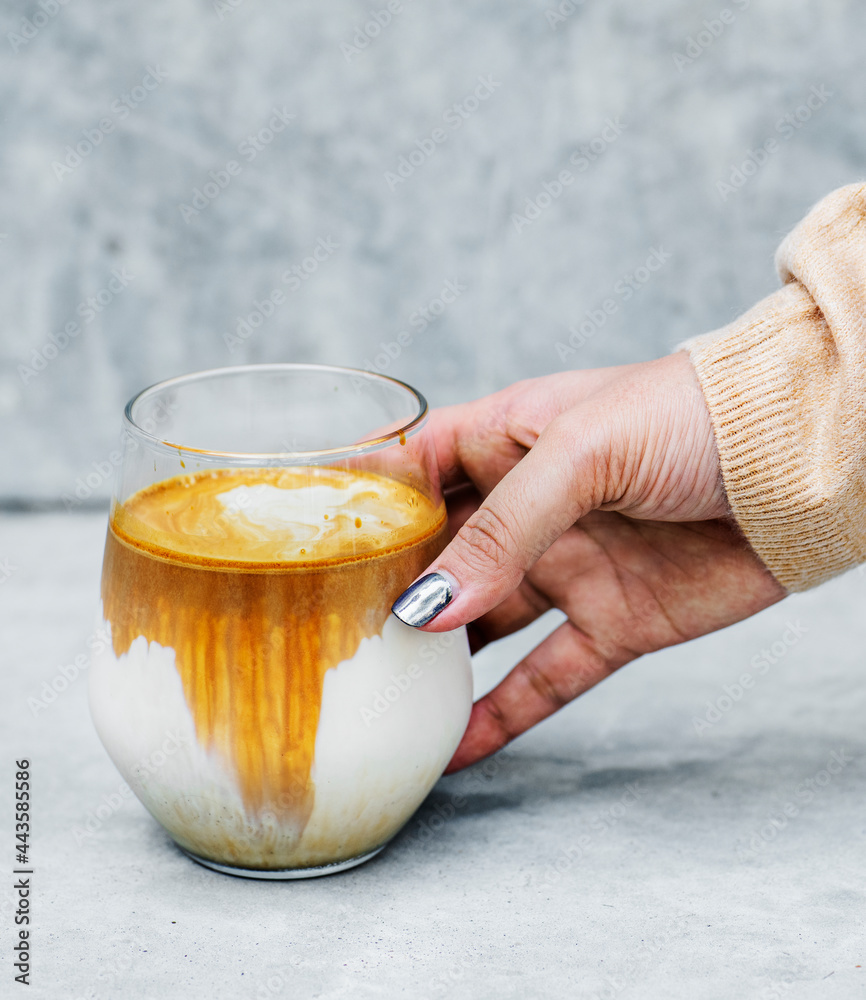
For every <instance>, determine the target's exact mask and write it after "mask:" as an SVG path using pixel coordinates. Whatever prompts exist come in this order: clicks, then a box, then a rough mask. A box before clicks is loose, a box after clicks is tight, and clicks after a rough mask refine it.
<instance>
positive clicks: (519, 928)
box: [0, 513, 866, 1000]
mask: <svg viewBox="0 0 866 1000" xmlns="http://www.w3.org/2000/svg"><path fill="white" fill-rule="evenodd" d="M104 531H105V516H104V515H103V514H95V513H89V514H81V515H71V516H70V515H64V514H38V515H37V514H26V515H25V514H22V515H7V516H4V517H3V519H2V522H0V566H2V571H0V576H2V578H3V580H2V584H0V609H2V615H3V633H2V635H3V642H2V657H3V678H4V698H3V709H2V711H3V723H2V751H3V752H2V767H0V782H2V785H0V789H2V790H0V800H2V803H3V808H2V810H0V824H2V825H0V831H2V833H3V834H4V836H2V838H0V844H2V845H3V848H2V851H0V868H2V870H3V871H4V877H3V880H2V881H3V888H2V912H3V920H2V935H3V950H4V955H5V956H6V957H5V960H4V962H3V966H2V971H0V975H2V981H0V996H2V997H12V996H16V995H22V996H24V995H26V996H30V997H37V998H42V997H49V998H64V1000H65V998H87V1000H97V998H99V1000H102V998H110V997H146V998H151V997H153V998H157V997H159V998H171V1000H173V998H194V1000H197V998H222V997H229V998H246V997H249V998H251V1000H253V998H271V997H273V998H290V997H291V998H298V997H300V998H307V997H321V998H327V1000H336V998H342V997H358V998H366V997H403V996H406V997H419V998H426V997H449V998H452V1000H464V998H472V1000H485V998H488V997H489V998H497V1000H502V998H510V997H516V998H536V997H575V998H583V997H586V998H590V997H600V998H601V997H604V998H614V997H616V998H619V997H622V998H624V1000H625V998H629V997H635V998H638V997H640V998H648V997H649V998H653V997H665V998H671V1000H675V998H695V997H699V998H710V1000H713V998H729V997H736V998H748V997H756V998H775V997H785V998H790V1000H796V998H809V1000H814V998H820V997H834V998H842V997H845V998H847V997H862V996H864V995H866V970H864V968H863V966H866V937H864V912H866V907H864V898H866V896H864V888H866V887H864V861H866V818H864V809H866V807H864V802H866V767H864V761H866V756H864V754H866V740H864V725H863V721H864V717H866V711H864V710H866V684H864V662H863V661H864V657H863V654H862V637H863V630H864V617H866V614H864V613H866V575H864V574H862V573H859V572H856V571H855V572H853V573H850V574H848V575H847V576H845V577H844V578H842V579H840V580H837V581H834V582H832V583H830V584H828V585H827V586H825V587H823V588H821V589H819V590H816V591H814V592H811V593H809V594H806V595H800V596H796V597H793V598H789V599H788V600H787V601H784V602H782V604H780V605H778V606H776V607H775V608H771V609H769V610H767V611H766V612H764V613H763V614H761V615H759V616H757V617H756V618H754V619H752V620H750V621H748V622H744V623H741V624H740V625H738V626H735V627H734V628H730V629H727V630H726V631H724V632H721V633H719V634H717V635H714V636H710V637H706V638H704V639H701V640H698V641H696V642H692V643H689V644H687V645H685V646H682V647H679V648H676V649H672V650H667V651H664V652H662V653H659V654H655V655H654V656H651V657H647V658H646V659H644V660H643V661H641V662H638V663H636V664H633V665H631V666H629V667H627V668H625V669H624V670H622V671H620V672H619V673H618V674H617V675H615V676H614V677H612V678H611V679H609V680H608V681H606V682H605V683H604V684H602V685H601V686H599V687H598V688H597V689H596V690H594V691H592V692H591V693H589V694H587V695H586V696H584V697H583V698H581V699H580V700H579V701H578V702H576V703H575V704H573V705H571V706H569V707H568V708H566V709H565V710H564V711H562V712H561V713H560V714H559V715H558V716H557V717H555V718H554V719H552V720H549V721H548V722H547V723H545V724H543V725H542V726H540V727H538V728H537V729H536V730H534V731H533V732H532V733H530V734H528V735H526V736H525V737H523V738H521V739H520V740H518V741H517V742H516V743H515V744H514V745H513V747H512V748H511V749H510V751H509V752H507V753H503V754H500V755H499V756H498V757H496V758H493V759H492V760H491V761H488V762H487V763H486V764H485V765H479V766H477V767H476V768H474V769H472V770H471V771H469V772H465V773H463V774H460V775H455V776H453V777H450V778H448V779H444V780H443V781H441V782H440V783H439V784H438V785H437V787H436V789H435V790H434V792H433V793H432V794H431V796H430V797H429V799H428V800H427V802H426V803H425V804H424V806H423V807H422V808H421V810H420V812H419V813H418V815H417V816H416V817H415V818H414V819H413V820H412V821H411V822H410V824H409V825H408V826H407V828H406V829H405V830H404V831H403V833H402V834H401V835H400V836H398V837H397V839H396V840H395V841H394V842H393V843H392V844H391V846H390V847H389V848H388V849H387V850H386V851H385V852H384V853H383V854H382V855H380V856H379V857H378V858H377V859H375V860H373V861H371V862H369V863H368V864H366V865H364V866H362V867H360V868H357V869H355V870H353V871H350V872H347V873H344V874H340V875H334V876H330V877H327V878H324V879H315V880H309V881H301V882H284V883H279V882H276V883H275V882H264V881H251V880H250V881H247V880H243V879H236V878H231V877H226V876H222V875H218V874H216V873H214V872H211V871H208V870H206V869H204V868H201V867H199V866H197V865H196V864H194V863H193V862H191V861H189V860H188V859H187V858H186V857H185V856H184V855H182V854H181V853H180V852H179V851H178V850H177V849H176V848H175V847H174V846H173V845H172V843H171V842H170V841H169V839H168V837H167V836H166V835H165V834H164V833H163V831H162V830H161V829H160V827H159V826H158V825H157V824H156V823H155V821H154V820H152V819H151V817H150V816H149V815H148V814H147V812H146V811H145V810H144V808H143V807H142V806H141V805H140V804H139V803H138V802H137V800H131V801H129V800H126V799H122V798H121V796H119V795H118V794H116V793H117V792H118V789H119V787H120V786H121V778H120V775H119V774H118V773H117V772H116V771H115V769H114V767H113V765H112V763H111V761H110V760H109V758H108V756H107V755H106V753H105V752H104V750H103V749H102V747H101V745H100V743H99V740H98V738H97V736H96V734H95V732H94V730H93V727H92V725H91V722H90V719H89V716H88V709H87V692H86V687H87V684H86V672H87V671H86V667H82V668H81V669H79V668H78V667H76V657H78V656H80V654H82V653H84V652H85V650H86V640H87V637H88V634H89V631H90V628H91V626H92V623H93V619H94V612H95V608H96V600H97V586H98V575H99V567H100V561H101V556H102V544H103V536H104ZM552 624H554V623H553V622H551V621H550V620H548V621H547V622H543V623H541V624H540V625H539V626H537V627H536V628H535V630H534V632H532V633H531V634H524V635H521V636H519V637H517V638H515V639H511V640H507V641H506V642H504V643H501V644H498V646H497V647H494V648H492V649H490V650H488V651H485V652H484V653H483V654H481V655H480V656H479V657H477V658H476V659H477V663H476V671H477V677H476V681H477V688H478V690H479V691H481V690H483V689H486V688H488V687H489V686H490V685H491V684H492V683H494V682H495V680H496V679H497V678H498V677H499V676H501V675H502V674H503V673H504V672H506V671H507V669H508V667H509V665H510V664H511V663H513V662H514V660H515V659H516V658H517V657H518V656H519V655H521V651H522V650H525V649H527V648H528V647H529V646H531V645H532V644H533V643H534V641H536V640H537V639H538V637H539V633H543V631H544V630H545V629H546V628H549V627H550V626H551V625H552ZM82 662H83V661H82V659H79V661H78V663H79V664H81V663H82ZM76 674H77V676H76ZM744 675H747V676H745V677H744ZM21 756H26V757H29V758H30V759H31V761H32V773H33V795H34V809H33V818H34V827H35V834H34V838H33V844H32V863H33V866H34V869H35V874H34V876H33V893H32V915H33V924H32V929H33V949H32V969H33V971H32V977H31V979H32V985H31V986H30V988H29V990H27V991H26V992H23V990H24V988H23V987H20V986H18V984H16V983H15V982H14V981H13V974H14V973H13V970H12V966H11V963H12V960H11V959H10V958H9V955H10V954H11V944H12V937H13V934H14V931H15V928H14V923H13V921H14V896H13V892H12V884H13V881H14V877H13V876H12V874H11V871H12V869H13V868H14V867H15V865H14V847H13V843H14V838H13V824H12V817H11V808H10V807H11V803H12V798H13V797H12V791H11V790H12V787H13V781H14V770H15V766H14V761H15V759H16V758H17V757H21ZM831 772H835V773H831ZM118 802H120V804H118Z"/></svg>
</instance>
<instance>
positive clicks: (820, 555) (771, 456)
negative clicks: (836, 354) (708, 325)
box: [682, 281, 861, 591]
mask: <svg viewBox="0 0 866 1000" xmlns="http://www.w3.org/2000/svg"><path fill="white" fill-rule="evenodd" d="M682 347H683V348H685V349H686V350H687V351H688V352H689V354H690V356H691V359H692V362H693V364H694V366H695V369H696V371H697V375H698V379H699V380H700V383H701V387H702V389H703V392H704V395H705V397H706V400H707V405H708V407H709V411H710V417H711V419H712V422H713V427H714V430H715V434H716V441H717V444H718V448H719V456H720V460H721V468H722V477H723V480H724V484H725V489H726V491H727V496H728V502H729V503H730V507H731V511H732V513H733V515H734V517H735V519H736V521H737V523H738V525H739V526H740V528H741V529H742V531H743V533H744V534H745V536H746V538H747V539H748V541H749V543H750V544H751V545H752V547H753V548H754V549H755V551H756V552H757V554H758V556H759V557H760V558H761V559H762V561H763V562H764V564H765V565H766V566H767V568H768V569H769V570H770V572H771V573H772V574H773V576H775V578H776V579H777V580H778V581H779V583H780V584H781V585H782V586H783V587H785V588H786V589H787V590H791V591H795V590H805V589H807V588H809V587H813V586H815V585H817V584H819V583H821V582H823V581H824V580H826V579H828V578H830V577H832V576H835V575H836V574H838V573H840V572H842V571H844V570H846V569H848V568H850V567H851V566H853V565H856V563H857V562H859V561H860V558H861V556H860V554H859V552H858V551H857V546H856V545H854V544H852V541H851V539H850V538H849V536H848V532H847V530H846V521H847V517H846V510H845V505H846V502H847V503H848V504H850V502H851V497H849V496H846V494H847V492H848V488H847V486H846V481H845V479H846V477H845V473H846V466H845V463H844V462H837V458H838V452H837V451H836V445H837V444H838V442H837V440H836V438H837V436H838V435H837V428H836V427H835V426H833V422H834V421H836V420H838V417H839V410H840V408H841V407H842V403H843V401H842V400H841V399H838V398H835V399H834V398H833V397H834V396H835V395H836V388H838V387H836V386H835V383H834V380H833V378H832V371H828V368H829V369H830V370H832V367H833V357H832V354H833V341H832V338H831V337H830V334H829V330H828V328H827V324H826V322H825V320H824V317H823V315H822V313H821V311H820V310H819V309H818V307H817V306H816V305H815V302H814V300H813V299H812V297H811V295H810V294H809V293H808V292H807V291H806V289H805V288H804V287H803V286H802V285H801V284H800V283H799V282H797V281H793V282H791V283H790V284H788V285H786V286H785V287H784V288H782V289H780V290H779V291H778V292H776V293H775V294H774V295H772V296H770V297H769V298H767V299H765V300H764V301H763V302H761V303H759V304H758V305H757V306H756V307H755V308H754V309H752V310H750V311H749V312H748V313H746V314H745V315H743V316H741V317H740V318H739V319H738V320H736V321H735V322H734V323H732V324H730V326H727V327H725V328H724V329H722V330H719V331H717V332H716V333H713V334H707V335H705V336H702V337H696V338H694V339H693V340H690V341H687V342H686V343H685V344H683V345H682ZM834 387H835V388H834Z"/></svg>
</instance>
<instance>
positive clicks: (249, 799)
mask: <svg viewBox="0 0 866 1000" xmlns="http://www.w3.org/2000/svg"><path fill="white" fill-rule="evenodd" d="M427 508H428V510H429V512H430V514H431V515H433V516H432V517H428V518H426V519H422V521H421V523H419V525H418V534H417V535H416V538H415V540H414V541H413V542H410V543H409V544H406V543H405V542H404V543H403V544H401V545H399V546H397V547H396V548H392V549H384V550H382V551H381V552H379V553H377V554H375V555H372V556H371V555H370V554H367V555H365V556H362V557H358V558H356V559H351V557H350V558H348V559H347V558H346V557H345V556H343V557H342V558H339V559H335V560H330V561H329V560H324V561H321V562H319V563H317V564H315V565H310V564H305V565H303V566H300V567H299V566H297V565H294V566H289V565H286V566H283V567H274V565H273V564H272V563H271V564H268V565H265V566H263V567H262V568H250V564H249V563H246V564H244V569H243V570H238V569H236V568H231V566H230V563H228V562H226V561H222V562H221V561H220V560H219V559H215V560H213V561H212V563H211V564H209V565H208V564H203V562H202V560H201V557H200V556H193V557H189V556H185V555H184V554H183V553H175V555H174V557H172V558H167V556H166V549H165V548H164V547H163V546H160V555H158V556H155V555H154V554H152V553H151V552H150V551H148V549H149V548H151V542H152V539H151V540H149V541H148V542H147V543H144V544H142V543H139V542H138V541H137V540H136V539H135V538H134V537H131V536H130V535H128V534H126V533H125V532H124V531H123V529H122V527H121V525H120V524H119V523H118V521H119V520H122V515H121V518H118V516H117V515H118V512H120V511H122V510H123V508H118V510H116V511H115V516H114V517H113V518H112V522H111V524H110V526H109V531H108V538H107V542H106V551H105V565H104V568H103V578H102V579H103V583H102V600H103V607H104V609H105V617H106V620H107V621H108V622H110V624H111V635H112V644H113V647H114V652H115V655H117V656H118V657H120V656H121V655H123V654H124V653H127V652H128V651H129V648H130V646H131V644H132V642H133V640H134V639H136V638H137V637H138V636H144V638H145V639H146V640H147V641H148V642H149V643H150V642H156V643H158V644H159V645H160V646H163V647H168V648H171V649H173V650H174V651H175V663H176V666H177V670H178V673H179V674H180V678H181V682H182V685H183V692H184V696H185V699H186V703H187V705H188V707H189V709H190V712H191V714H192V717H193V721H194V723H195V732H196V738H197V740H198V742H199V744H200V745H201V746H202V748H204V749H205V750H206V751H208V752H210V753H213V754H215V755H216V756H217V758H218V759H219V761H220V762H221V764H222V765H223V767H224V768H226V770H227V771H228V773H229V774H230V775H231V776H232V777H233V778H234V779H235V781H236V783H237V786H238V791H239V793H240V797H241V799H242V801H243V804H244V808H245V811H246V813H247V815H248V816H249V817H250V818H255V819H263V818H265V817H267V815H268V814H273V815H274V817H275V818H276V819H277V820H278V821H279V822H280V823H281V824H284V825H294V826H296V828H297V832H298V835H300V833H301V832H302V831H303V828H304V826H305V824H306V822H307V820H308V819H309V817H310V814H311V813H312V809H313V803H314V796H315V787H314V781H313V777H312V768H313V757H314V752H315V743H316V731H317V727H318V722H319V713H320V710H321V701H322V687H323V682H324V677H325V674H326V672H327V671H328V670H329V669H331V668H332V667H335V666H337V665H338V664H339V663H342V662H343V661H345V660H348V659H350V658H351V657H352V656H354V654H355V653H356V652H357V649H358V646H359V645H360V643H361V640H362V639H364V638H369V637H371V636H374V635H377V634H378V633H380V632H381V630H382V626H383V625H384V623H385V621H386V619H387V617H388V614H389V609H390V604H391V602H392V600H393V598H394V595H396V594H399V593H400V592H401V591H402V590H403V589H404V588H405V587H406V586H407V585H408V584H409V583H411V581H412V580H413V579H414V578H415V577H416V576H417V575H418V574H419V573H420V572H421V571H422V570H423V569H424V568H425V567H426V566H427V565H429V563H430V562H431V561H432V560H433V559H434V558H435V557H436V556H437V555H438V554H439V552H441V551H442V549H443V548H444V546H445V544H446V542H447V526H446V523H445V519H444V509H440V510H434V509H433V508H432V506H431V505H430V504H429V503H427ZM148 709H150V710H152V711H159V706H142V710H143V711H146V710H148Z"/></svg>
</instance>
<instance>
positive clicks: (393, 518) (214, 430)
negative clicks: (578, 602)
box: [90, 364, 472, 878]
mask: <svg viewBox="0 0 866 1000" xmlns="http://www.w3.org/2000/svg"><path fill="white" fill-rule="evenodd" d="M426 415H427V404H426V402H425V400H424V398H423V397H422V396H421V395H420V394H419V393H417V392H415V390H414V389H411V388H410V387H409V386H407V385H404V384H403V383H402V382H398V381H396V380H394V379H391V378H386V377H384V376H382V375H375V374H370V373H368V372H361V371H355V370H352V369H346V368H332V367H327V366H323V365H288V364H276V365H248V366H244V367H237V368H225V369H217V370H214V371H208V372H201V373H198V374H194V375H186V376H183V377H181V378H175V379H171V380H169V381H167V382H163V383H160V384H159V385H155V386H153V387H151V388H150V389H146V390H145V391H144V392H142V393H140V394H139V395H138V396H136V397H135V398H134V399H133V400H132V401H131V402H130V403H129V405H128V406H127V407H126V411H125V418H124V434H123V442H124V443H123V459H122V463H121V465H120V467H119V471H118V477H117V482H116V484H115V492H114V497H113V500H112V507H111V515H110V521H109V527H108V536H107V541H106V549H105V559H104V564H103V575H102V604H101V608H102V614H101V618H102V621H101V622H100V624H101V626H102V627H103V628H105V629H106V631H108V632H109V633H110V635H111V643H110V645H109V646H108V648H107V649H106V650H105V651H104V652H103V653H101V654H99V655H98V656H95V657H94V662H93V665H92V667H91V670H90V706H91V713H92V716H93V720H94V723H95V725H96V729H97V731H98V733H99V736H100V738H101V740H102V742H103V744H104V745H105V747H106V749H107V750H108V753H109V754H110V756H111V758H112V760H113V761H114V763H115V764H116V765H117V767H118V769H119V770H120V772H121V774H122V775H123V777H124V778H125V779H126V781H127V782H128V783H129V785H130V787H131V788H132V790H133V791H134V792H135V794H136V795H137V796H138V798H139V799H140V800H141V801H142V803H143V804H144V805H145V806H146V807H147V809H148V810H149V811H150V812H151V813H152V815H153V816H154V817H155V818H156V819H157V820H158V821H159V822H160V823H161V824H162V825H163V826H164V827H165V829H166V830H167V831H168V833H169V834H170V835H171V837H172V838H173V839H174V840H175V841H176V842H177V844H178V845H179V846H180V847H181V848H182V849H183V850H184V851H186V853H187V854H189V855H190V856H191V857H192V858H194V859H195V860H196V861H199V862H201V863H202V864H204V865H207V866H208V867H210V868H215V869H217V870H218V871H223V872H228V873H231V874H235V875H246V876H250V877H254V878H304V877H308V876H312V875H320V874H325V873H328V872H333V871H340V870H342V869H344V868H350V867H352V866H353V865H357V864H360V863H361V862H363V861H366V860H367V859H368V858H370V857H372V856H373V855H374V854H376V853H378V852H379V851H380V850H381V849H382V848H383V846H384V845H385V844H386V843H387V842H388V841H389V840H390V839H391V838H392V837H393V836H394V834H395V833H397V831H398V830H399V829H400V828H401V827H402V826H403V825H404V824H405V823H406V821H407V820H408V819H409V817H410V816H411V815H412V814H413V812H414V811H415V810H416V809H417V807H418V806H419V805H420V803H421V802H422V800H423V799H424V798H425V796H426V795H427V793H428V792H429V791H430V789H431V788H432V786H433V784H434V783H435V782H436V781H437V779H438V778H439V777H440V775H441V774H442V772H443V770H444V769H445V766H446V765H447V763H448V761H449V759H450V758H451V755H452V754H453V752H454V750H455V749H456V747H457V744H458V743H459V741H460V738H461V736H462V734H463V732H464V730H465V728H466V724H467V722H468V719H469V712H470V708H471V704H472V681H471V669H470V659H469V649H468V643H467V639H466V633H465V630H464V629H459V630H457V631H455V632H449V633H441V634H438V635H433V634H425V633H422V632H418V631H416V630H414V629H411V628H409V627H408V626H406V625H404V624H403V623H402V622H400V621H399V620H398V619H396V618H395V617H394V616H393V615H392V614H390V607H391V604H392V602H393V601H394V600H395V599H396V598H397V597H398V596H399V594H400V593H401V592H402V591H403V590H404V588H405V587H407V586H408V585H409V584H410V583H411V582H412V580H413V579H415V577H416V576H418V575H419V574H420V573H421V572H422V571H423V570H424V569H425V568H426V566H427V565H428V564H429V563H430V562H431V561H432V560H433V559H434V558H435V557H436V556H437V555H438V554H439V552H441V550H442V549H443V548H444V546H445V545H446V543H447V540H448V528H447V522H446V517H445V506H444V503H443V500H442V494H441V490H440V487H439V478H438V471H437V467H436V461H435V453H434V450H433V445H432V441H431V439H430V434H429V431H428V430H427V429H426V427H425V424H426Z"/></svg>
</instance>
